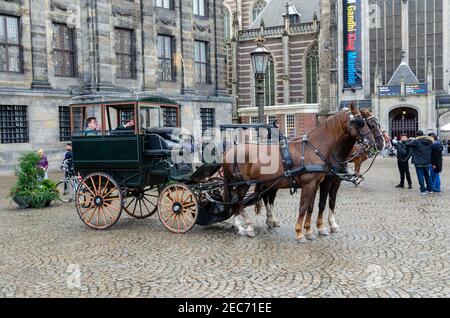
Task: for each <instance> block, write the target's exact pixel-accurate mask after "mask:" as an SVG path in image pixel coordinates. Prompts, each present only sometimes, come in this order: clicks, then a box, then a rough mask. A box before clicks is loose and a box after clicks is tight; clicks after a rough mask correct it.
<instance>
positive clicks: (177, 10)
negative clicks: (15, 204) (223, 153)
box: [0, 0, 232, 173]
mask: <svg viewBox="0 0 450 318" xmlns="http://www.w3.org/2000/svg"><path fill="white" fill-rule="evenodd" d="M223 47H224V23H223V10H222V1H221V0H149V1H144V0H134V1H133V0H89V1H87V0H75V1H73V0H70V1H69V0H33V1H28V0H0V173H10V172H11V171H12V170H13V168H14V167H15V165H16V164H17V158H18V156H19V155H20V153H22V152H23V151H27V150H36V149H38V148H42V149H44V150H45V151H46V153H47V155H48V157H49V160H50V164H51V167H52V168H53V169H55V168H57V167H59V160H60V159H61V156H62V154H63V152H64V144H65V142H66V141H68V140H70V118H69V109H68V106H69V105H70V103H71V100H72V99H74V98H75V99H78V100H82V99H85V98H109V97H116V98H117V97H127V98H130V97H133V96H136V94H138V93H145V94H148V95H158V96H164V97H167V98H170V99H173V100H175V101H177V102H178V103H179V104H180V105H181V115H180V117H181V118H180V119H181V125H182V126H183V127H185V128H188V129H189V130H191V131H192V132H193V133H195V134H196V135H201V132H202V131H204V130H206V129H208V128H211V127H213V126H216V125H217V124H220V123H230V122H231V120H232V116H231V110H232V107H231V99H230V98H229V97H228V95H227V91H226V83H225V58H226V57H225V53H224V50H223ZM173 116H174V114H171V113H167V114H165V118H169V119H170V118H171V117H173ZM165 121H166V120H165ZM172 122H173V121H172ZM167 124H168V125H170V121H169V120H167Z"/></svg>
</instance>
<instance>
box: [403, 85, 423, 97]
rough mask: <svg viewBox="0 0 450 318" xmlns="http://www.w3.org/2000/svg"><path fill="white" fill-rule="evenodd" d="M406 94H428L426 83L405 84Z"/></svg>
mask: <svg viewBox="0 0 450 318" xmlns="http://www.w3.org/2000/svg"><path fill="white" fill-rule="evenodd" d="M405 94H406V95H426V94H428V84H426V83H425V84H412V85H405Z"/></svg>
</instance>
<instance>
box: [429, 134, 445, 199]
mask: <svg viewBox="0 0 450 318" xmlns="http://www.w3.org/2000/svg"><path fill="white" fill-rule="evenodd" d="M429 136H430V137H432V138H433V139H434V143H433V145H432V146H431V168H430V174H431V183H432V184H433V191H434V192H437V193H440V192H441V176H440V173H441V172H442V150H443V148H444V147H443V145H442V143H441V141H440V140H439V139H438V137H437V136H436V134H433V133H431V134H429Z"/></svg>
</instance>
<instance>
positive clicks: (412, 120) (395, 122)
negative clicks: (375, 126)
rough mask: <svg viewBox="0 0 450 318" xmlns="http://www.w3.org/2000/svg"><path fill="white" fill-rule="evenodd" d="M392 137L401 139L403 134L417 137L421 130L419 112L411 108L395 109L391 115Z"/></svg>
mask: <svg viewBox="0 0 450 318" xmlns="http://www.w3.org/2000/svg"><path fill="white" fill-rule="evenodd" d="M389 126H390V135H391V137H392V138H394V137H397V138H400V135H401V134H407V135H408V138H409V137H416V136H417V130H419V116H418V113H417V110H415V109H413V108H409V107H402V108H397V109H394V110H393V111H392V112H391V113H390V114H389Z"/></svg>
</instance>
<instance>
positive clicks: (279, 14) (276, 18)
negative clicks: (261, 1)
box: [250, 0, 320, 29]
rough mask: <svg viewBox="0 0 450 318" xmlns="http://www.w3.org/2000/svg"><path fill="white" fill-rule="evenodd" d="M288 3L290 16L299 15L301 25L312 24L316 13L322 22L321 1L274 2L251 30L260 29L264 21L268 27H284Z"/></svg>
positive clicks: (266, 8) (268, 5)
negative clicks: (304, 23)
mask: <svg viewBox="0 0 450 318" xmlns="http://www.w3.org/2000/svg"><path fill="white" fill-rule="evenodd" d="M286 3H289V14H299V15H300V22H301V23H303V22H312V21H313V17H314V13H315V14H316V15H317V17H318V18H319V20H320V0H288V1H282V0H272V1H270V2H269V3H268V4H267V6H266V7H265V8H264V10H263V11H262V12H261V14H260V15H259V16H258V18H257V19H256V20H255V21H254V22H253V23H252V24H251V25H250V29H258V28H259V27H260V25H261V20H264V25H265V26H266V27H273V26H280V25H284V16H285V15H286Z"/></svg>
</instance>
